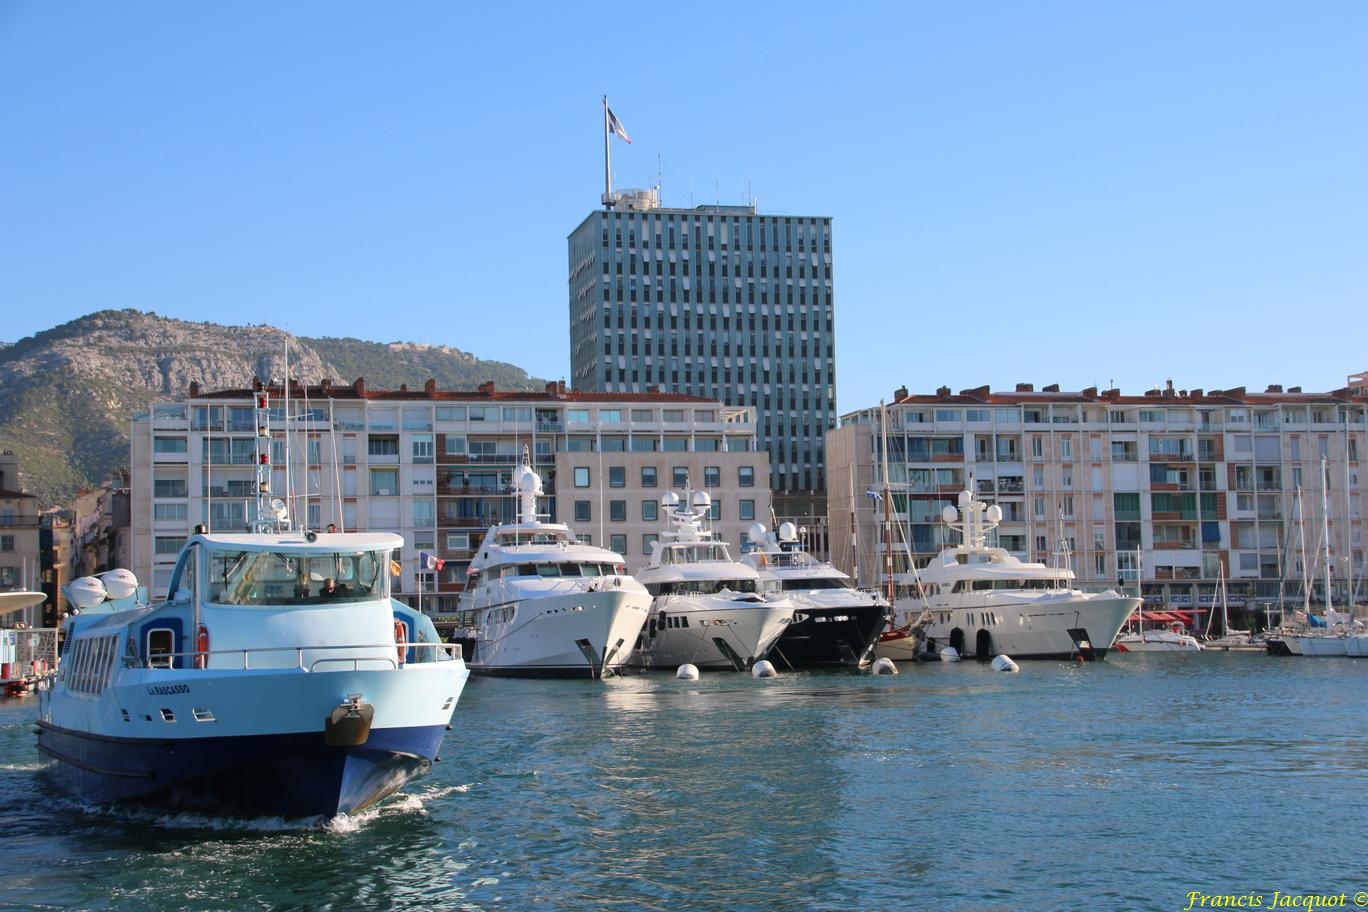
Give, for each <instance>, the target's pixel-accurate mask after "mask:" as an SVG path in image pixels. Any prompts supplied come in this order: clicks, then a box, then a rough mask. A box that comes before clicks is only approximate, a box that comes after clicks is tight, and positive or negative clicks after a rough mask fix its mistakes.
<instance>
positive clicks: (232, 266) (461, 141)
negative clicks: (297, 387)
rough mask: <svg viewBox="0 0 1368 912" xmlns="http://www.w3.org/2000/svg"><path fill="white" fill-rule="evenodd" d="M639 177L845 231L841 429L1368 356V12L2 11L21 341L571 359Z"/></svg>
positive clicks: (1224, 6)
mask: <svg viewBox="0 0 1368 912" xmlns="http://www.w3.org/2000/svg"><path fill="white" fill-rule="evenodd" d="M604 92H606V93H608V94H609V95H610V96H611V100H612V104H613V108H614V110H615V111H616V112H617V114H618V115H619V117H620V118H621V119H622V121H623V123H624V124H625V125H626V127H627V129H628V130H630V131H631V134H632V138H633V140H634V141H635V142H634V144H633V145H631V146H630V147H629V146H626V145H624V144H622V143H620V142H619V143H616V144H615V148H614V163H615V166H616V167H615V172H616V182H617V184H618V185H621V186H628V185H644V184H648V183H651V182H653V181H654V179H655V175H656V169H657V156H659V160H660V162H661V166H662V170H663V175H664V184H663V186H664V190H663V193H664V198H665V202H666V203H667V204H668V205H689V204H690V202H691V201H692V202H695V203H702V202H711V201H713V200H715V199H717V198H719V197H720V199H721V200H722V201H724V202H736V201H740V200H741V199H742V198H743V197H744V196H745V195H746V193H747V188H748V187H749V188H750V190H751V192H753V193H754V195H755V196H756V197H757V198H758V201H759V204H760V207H761V209H762V210H765V211H771V212H787V213H795V214H797V213H801V214H820V215H829V216H832V217H833V219H834V221H835V225H834V232H835V245H834V255H835V276H836V313H837V321H836V331H837V337H838V338H837V356H838V361H837V383H838V395H839V399H840V403H839V405H840V408H841V409H842V410H843V411H847V410H850V409H854V408H858V407H862V406H866V405H870V404H874V403H876V402H877V400H878V399H879V398H880V397H881V396H887V395H888V394H889V393H890V392H891V390H892V389H893V388H894V387H895V386H897V385H899V384H901V383H905V384H908V385H909V386H911V387H913V388H914V389H920V390H929V389H933V388H935V387H937V386H939V385H941V384H947V385H949V386H951V387H954V388H955V389H959V388H962V387H969V386H976V385H978V384H980V383H984V382H987V383H991V384H992V385H993V386H994V387H995V388H1002V387H1008V388H1010V385H1011V384H1012V383H1014V382H1016V381H1019V380H1029V381H1032V382H1034V383H1036V384H1037V385H1038V386H1039V385H1041V384H1045V383H1051V382H1058V383H1061V384H1063V385H1064V387H1065V388H1066V389H1069V388H1072V389H1079V388H1082V387H1085V386H1089V385H1091V384H1093V383H1098V384H1106V383H1107V382H1108V381H1109V380H1115V381H1116V383H1118V384H1119V385H1121V387H1122V388H1123V389H1125V390H1127V391H1139V390H1141V389H1143V388H1145V387H1148V386H1151V385H1154V384H1156V383H1158V382H1159V381H1161V380H1162V379H1164V378H1167V377H1172V378H1173V379H1174V381H1175V383H1176V384H1177V385H1178V386H1180V387H1198V386H1200V387H1205V388H1208V389H1210V388H1215V387H1230V386H1235V385H1237V384H1246V385H1248V386H1250V387H1251V388H1252V387H1256V386H1257V387H1258V388H1260V389H1262V386H1263V385H1264V384H1267V383H1273V382H1281V383H1284V384H1298V383H1300V384H1302V385H1304V386H1306V387H1308V388H1315V389H1328V388H1335V387H1339V386H1342V385H1343V383H1344V375H1345V374H1346V373H1348V372H1356V371H1359V370H1365V369H1368V346H1365V339H1366V338H1368V333H1365V329H1368V308H1366V307H1365V303H1366V302H1368V3H1363V2H1360V0H1352V2H1347V0H1338V2H1337V0H1318V2H1314V3H1286V2H1280V3H1271V2H1250V0H1240V2H1217V0H1211V2H1203V3H1191V2H1175V0H1154V2H1144V3H1097V2H1092V0H1088V2H1074V3H1052V2H1034V3H1016V2H1006V0H1003V2H997V3H975V2H949V0H946V2H941V3H899V4H889V5H886V6H873V5H864V4H820V5H812V6H810V7H808V8H800V7H798V6H796V5H794V4H790V3H785V4H760V3H745V4H735V3H726V4H719V5H716V6H707V5H703V4H690V5H688V6H687V8H686V7H680V6H677V5H676V6H673V7H671V6H668V5H660V4H655V5H651V4H640V3H633V4H622V5H614V6H610V5H597V6H596V5H589V4H566V3H557V4H547V5H545V6H538V5H535V4H532V5H528V4H497V5H491V4H484V5H474V4H457V3H445V2H443V3H417V2H411V3H365V4H363V3H348V2H327V3H321V2H320V3H307V2H290V3H276V2H272V3H231V4H229V3H219V4H209V3H170V2H166V3H108V2H89V3H55V2H45V0H27V2H15V0H9V2H0V310H2V311H3V314H4V317H3V321H2V322H0V338H5V339H8V340H14V339H17V338H19V337H21V336H24V335H27V334H29V333H31V332H34V331H36V330H39V329H43V328H46V327H48V326H52V325H54V324H56V323H59V322H62V321H64V320H67V319H70V318H72V317H75V316H78V315H81V314H84V313H87V312H90V311H92V310H96V309H100V308H108V307H114V308H121V307H137V308H142V309H149V310H155V311H156V312H158V313H162V314H167V315H172V316H177V317H183V318H187V319H196V320H201V319H207V320H217V321H224V322H239V323H242V322H261V321H270V322H272V323H275V324H276V325H283V326H285V327H286V328H288V329H290V330H292V331H294V332H298V333H301V334H309V335H325V334H331V335H354V336H361V337H365V338H372V339H377V340H386V341H388V340H394V339H404V340H414V341H420V342H429V343H441V344H449V345H455V346H458V347H460V348H463V349H467V350H469V351H471V352H473V353H475V354H477V355H479V356H481V357H487V358H498V359H502V360H507V361H512V362H514V363H516V364H519V365H521V366H523V367H525V368H527V369H528V370H529V371H531V372H533V373H535V374H538V375H542V376H550V377H561V376H566V375H567V374H568V373H569V364H568V357H569V356H568V345H567V334H568V328H567V323H568V320H567V307H568V305H567V294H566V251H565V237H566V235H567V234H568V233H569V232H570V231H571V229H573V228H574V226H575V225H576V224H577V223H578V222H579V221H580V220H581V219H582V218H583V217H584V216H585V215H586V214H587V212H588V211H589V210H590V209H591V208H592V207H594V206H595V205H597V201H598V195H599V193H600V192H601V190H602V142H601V133H600V130H601V121H600V109H599V96H600V95H601V94H603V93H604Z"/></svg>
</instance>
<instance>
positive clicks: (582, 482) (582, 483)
mask: <svg viewBox="0 0 1368 912" xmlns="http://www.w3.org/2000/svg"><path fill="white" fill-rule="evenodd" d="M575 487H577V488H587V487H589V469H588V468H587V467H585V466H575Z"/></svg>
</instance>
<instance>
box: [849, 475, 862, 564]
mask: <svg viewBox="0 0 1368 912" xmlns="http://www.w3.org/2000/svg"><path fill="white" fill-rule="evenodd" d="M848 481H849V482H850V575H851V576H852V577H854V578H855V585H857V586H858V585H859V584H860V539H859V536H858V535H857V532H856V530H857V526H856V524H855V513H856V511H855V460H854V459H852V460H850V477H849V479H848Z"/></svg>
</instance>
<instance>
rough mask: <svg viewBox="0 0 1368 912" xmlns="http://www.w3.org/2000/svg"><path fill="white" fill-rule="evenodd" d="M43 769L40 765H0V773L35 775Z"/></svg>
mask: <svg viewBox="0 0 1368 912" xmlns="http://www.w3.org/2000/svg"><path fill="white" fill-rule="evenodd" d="M42 768H43V764H41V763H0V772H6V773H36V772H38V771H39V770H40V769H42Z"/></svg>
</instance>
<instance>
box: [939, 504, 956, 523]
mask: <svg viewBox="0 0 1368 912" xmlns="http://www.w3.org/2000/svg"><path fill="white" fill-rule="evenodd" d="M941 519H943V520H945V521H946V522H947V523H952V522H954V521H955V520H957V519H959V511H958V510H956V509H955V508H954V507H952V506H950V505H949V504H946V505H945V509H943V510H941Z"/></svg>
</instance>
